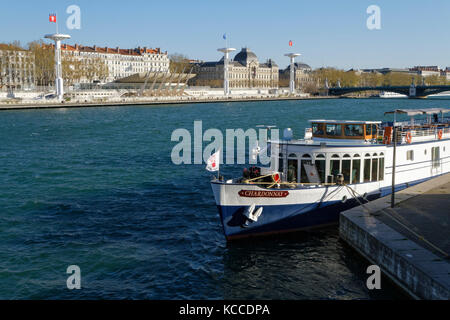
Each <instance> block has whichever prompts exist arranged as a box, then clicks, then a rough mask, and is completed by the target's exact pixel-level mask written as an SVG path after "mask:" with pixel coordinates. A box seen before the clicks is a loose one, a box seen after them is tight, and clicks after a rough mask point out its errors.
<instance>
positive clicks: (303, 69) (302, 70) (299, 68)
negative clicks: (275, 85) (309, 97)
mask: <svg viewBox="0 0 450 320" xmlns="http://www.w3.org/2000/svg"><path fill="white" fill-rule="evenodd" d="M294 70H295V73H294V74H295V89H300V90H302V89H304V88H305V87H308V86H312V85H315V80H314V77H313V75H312V71H313V70H312V68H311V67H310V66H309V65H307V64H306V63H300V62H295V63H294ZM290 73H291V66H290V65H289V66H287V68H286V69H284V70H280V83H281V85H283V86H289V79H290Z"/></svg>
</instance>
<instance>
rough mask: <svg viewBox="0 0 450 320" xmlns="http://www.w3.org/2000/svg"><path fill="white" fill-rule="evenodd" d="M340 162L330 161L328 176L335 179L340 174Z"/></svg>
mask: <svg viewBox="0 0 450 320" xmlns="http://www.w3.org/2000/svg"><path fill="white" fill-rule="evenodd" d="M340 162H341V161H340V160H331V161H330V174H331V175H333V176H334V177H335V179H336V176H337V175H338V174H339V173H340V172H341V168H340Z"/></svg>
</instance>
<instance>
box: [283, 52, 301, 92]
mask: <svg viewBox="0 0 450 320" xmlns="http://www.w3.org/2000/svg"><path fill="white" fill-rule="evenodd" d="M285 56H287V57H289V58H290V59H291V66H290V78H289V93H290V94H293V93H294V92H295V65H294V63H295V57H298V56H300V53H286V54H285Z"/></svg>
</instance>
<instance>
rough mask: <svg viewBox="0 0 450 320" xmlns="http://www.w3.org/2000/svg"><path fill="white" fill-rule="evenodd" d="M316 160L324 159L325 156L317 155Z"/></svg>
mask: <svg viewBox="0 0 450 320" xmlns="http://www.w3.org/2000/svg"><path fill="white" fill-rule="evenodd" d="M318 158H325V156H324V155H323V154H318V155H316V159H318Z"/></svg>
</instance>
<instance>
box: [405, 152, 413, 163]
mask: <svg viewBox="0 0 450 320" xmlns="http://www.w3.org/2000/svg"><path fill="white" fill-rule="evenodd" d="M406 160H411V161H414V151H413V150H408V151H406Z"/></svg>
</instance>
